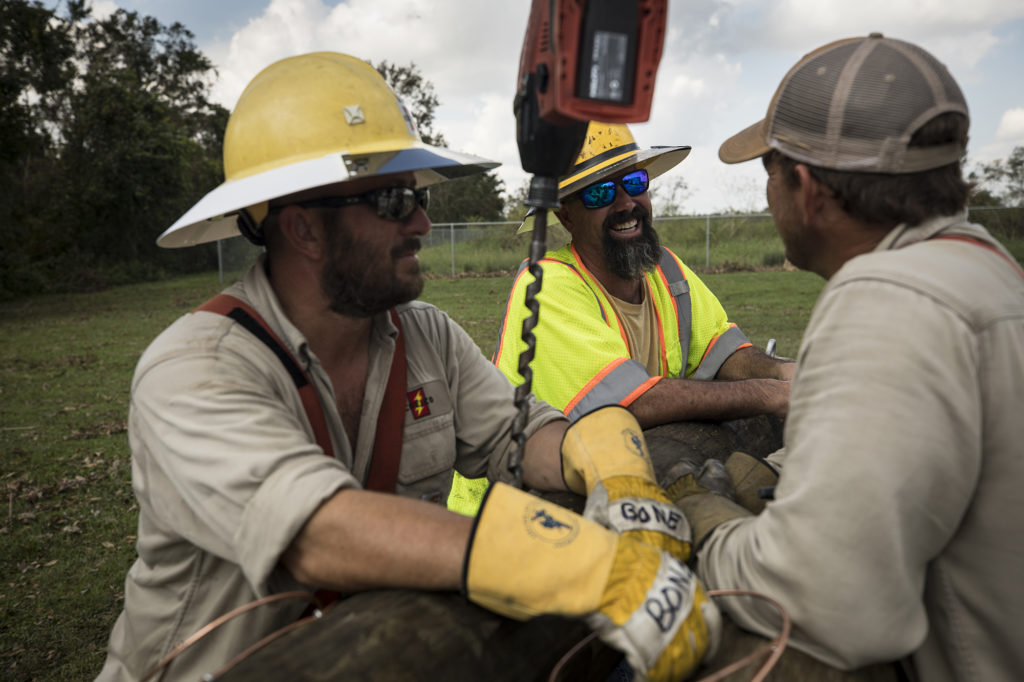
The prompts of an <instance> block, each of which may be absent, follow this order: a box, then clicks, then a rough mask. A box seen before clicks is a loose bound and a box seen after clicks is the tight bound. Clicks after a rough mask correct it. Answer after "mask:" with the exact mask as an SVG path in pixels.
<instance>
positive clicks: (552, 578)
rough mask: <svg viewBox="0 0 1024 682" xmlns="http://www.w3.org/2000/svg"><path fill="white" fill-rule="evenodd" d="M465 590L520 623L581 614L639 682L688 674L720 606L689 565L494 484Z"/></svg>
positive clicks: (714, 631)
mask: <svg viewBox="0 0 1024 682" xmlns="http://www.w3.org/2000/svg"><path fill="white" fill-rule="evenodd" d="M463 585H464V591H465V594H466V595H467V596H468V597H469V599H470V600H471V601H473V602H475V603H476V604H479V605H480V606H483V607H485V608H488V609H490V610H492V611H494V612H496V613H499V614H501V615H504V616H508V617H510V618H515V619H517V620H526V619H529V618H532V617H534V616H538V615H541V614H552V615H560V616H567V617H574V618H582V619H583V620H584V621H585V622H586V623H587V625H589V626H590V627H591V628H592V629H593V630H594V631H595V632H596V633H597V636H598V637H600V638H601V640H602V641H603V642H605V644H608V645H609V646H611V647H613V648H615V649H618V650H619V651H621V652H622V653H623V654H624V655H625V657H626V660H627V661H628V662H629V664H630V665H631V666H632V667H633V671H634V675H635V679H636V680H645V679H650V680H653V681H654V682H662V681H663V680H664V681H668V680H673V681H674V680H681V679H683V677H685V676H686V675H687V674H689V673H690V672H692V671H693V670H694V669H695V668H696V667H697V666H698V665H699V664H700V662H701V660H702V659H703V658H704V657H705V655H706V654H708V653H709V652H711V651H713V650H714V647H715V646H716V645H717V643H718V638H719V635H720V632H721V616H720V614H719V611H718V608H717V607H716V606H715V605H714V604H713V603H712V602H711V601H710V600H709V599H708V597H707V595H705V593H704V588H703V587H702V586H701V584H700V582H699V581H698V579H697V577H696V576H695V575H694V574H693V573H692V572H691V571H690V569H689V568H687V567H686V565H685V564H684V563H682V562H681V561H679V560H678V559H676V558H674V557H672V556H671V555H669V554H667V553H666V552H664V551H661V550H659V549H657V548H655V547H651V546H650V545H647V544H644V543H642V542H637V541H636V540H632V539H630V538H628V537H625V536H620V535H618V534H616V533H615V532H613V531H611V530H608V529H606V528H604V527H602V526H601V525H599V524H597V523H595V522H593V521H589V520H587V519H585V518H583V517H582V516H580V515H579V514H576V513H574V512H572V511H570V510H568V509H566V508H564V507H560V506H558V505H556V504H554V503H553V502H548V501H546V500H543V499H541V498H539V497H535V496H533V495H530V494H529V493H525V492H523V491H521V490H518V489H516V488H513V487H511V486H508V485H505V484H503V483H495V484H494V485H492V486H491V487H490V489H489V490H488V492H487V496H486V497H485V499H484V502H483V506H482V507H481V509H480V513H479V514H478V516H477V519H476V525H475V526H474V528H473V535H472V537H471V539H470V543H469V549H468V555H467V557H466V568H465V572H464V574H463Z"/></svg>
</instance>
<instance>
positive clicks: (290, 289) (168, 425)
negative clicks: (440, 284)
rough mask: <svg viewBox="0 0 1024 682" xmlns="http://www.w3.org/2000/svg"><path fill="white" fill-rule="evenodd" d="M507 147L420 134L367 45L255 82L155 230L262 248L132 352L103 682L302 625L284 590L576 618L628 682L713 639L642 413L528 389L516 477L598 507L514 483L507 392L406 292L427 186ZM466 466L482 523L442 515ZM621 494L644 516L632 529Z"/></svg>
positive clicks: (193, 669) (714, 621)
mask: <svg viewBox="0 0 1024 682" xmlns="http://www.w3.org/2000/svg"><path fill="white" fill-rule="evenodd" d="M495 165H496V164H494V163H492V162H489V161H486V160H484V159H480V158H477V157H472V156H467V155H465V154H458V153H455V152H452V151H450V150H447V149H441V148H438V147H433V146H430V145H426V144H424V143H423V142H422V141H421V140H420V138H419V135H418V133H417V132H416V130H415V127H414V124H413V121H412V118H411V117H410V116H409V115H408V113H407V112H406V110H405V109H404V107H403V106H402V104H401V102H400V101H399V100H398V99H397V97H395V95H394V93H393V92H392V91H391V89H390V88H389V87H388V86H387V84H386V83H385V82H384V80H383V78H381V76H380V75H379V74H378V73H377V72H376V71H375V70H374V69H373V68H372V67H371V66H370V65H368V64H367V63H365V62H363V61H361V60H359V59H356V58H354V57H350V56H348V55H343V54H337V53H328V52H320V53H313V54H306V55H301V56H297V57H292V58H289V59H284V60H282V61H279V62H277V63H275V64H272V65H270V66H269V67H267V68H266V69H264V70H263V71H262V72H260V73H259V74H258V75H257V76H256V77H255V78H254V79H253V80H252V81H251V82H250V83H249V85H248V87H247V88H246V90H245V91H244V92H243V94H242V96H241V98H240V99H239V101H238V104H237V106H236V108H235V110H234V112H233V113H232V115H231V118H230V121H229V123H228V127H227V131H226V134H225V139H224V168H225V176H226V181H225V182H224V183H223V184H222V185H220V186H219V187H217V188H216V189H214V190H213V191H211V192H210V193H209V194H208V195H206V196H205V197H204V198H203V199H202V200H200V201H199V202H198V203H197V204H196V205H195V206H194V207H193V208H192V209H190V210H189V211H188V212H187V213H186V214H185V215H184V216H183V217H182V218H181V219H180V220H178V221H177V222H176V223H175V224H174V225H172V226H171V227H170V228H169V229H168V230H167V231H166V232H165V233H164V234H163V235H161V236H160V238H159V240H158V242H159V244H160V245H161V246H165V247H180V246H188V245H190V244H199V243H202V242H207V241H211V240H215V239H224V238H227V237H232V236H235V235H238V234H240V233H241V234H244V235H245V236H246V237H247V238H249V239H250V240H252V241H254V242H256V243H258V244H263V245H265V247H266V250H265V253H264V254H263V255H262V256H261V257H260V259H259V261H258V262H257V263H256V264H254V266H253V267H252V269H251V270H250V271H249V272H248V274H247V275H246V276H245V278H244V279H243V280H242V281H241V282H239V283H236V284H234V285H232V286H231V287H229V288H228V289H227V290H226V291H225V292H224V293H223V294H221V295H219V296H216V297H214V298H213V299H211V300H210V301H207V302H206V303H203V304H202V305H199V306H198V307H197V309H196V310H195V311H193V312H191V313H189V314H186V315H185V316H183V317H182V318H180V319H179V320H177V321H176V322H174V323H173V324H172V325H171V326H170V327H168V328H167V329H166V330H165V331H164V332H163V333H162V334H161V335H160V336H159V337H158V338H157V339H156V340H155V341H153V343H152V344H151V345H150V346H149V348H148V349H147V350H146V351H145V353H144V354H143V356H142V357H141V359H140V360H139V363H138V366H137V368H136V372H135V375H134V378H133V381H132V386H131V411H130V416H129V426H128V435H129V441H130V444H131V448H132V483H133V488H134V490H135V494H136V497H137V499H138V506H139V526H138V543H137V549H138V554H139V557H138V560H137V561H136V562H135V564H134V565H133V566H132V568H131V570H130V571H129V572H128V575H127V578H126V581H125V592H124V595H125V596H124V601H125V603H124V610H123V612H122V613H121V615H120V617H119V618H118V620H117V622H116V623H115V624H114V627H113V631H112V633H111V636H110V642H109V648H108V657H107V660H106V664H105V666H104V668H103V670H102V671H101V673H100V675H99V679H101V680H138V679H141V678H144V677H146V678H148V677H152V676H163V677H164V678H165V679H172V678H173V679H187V680H195V679H200V678H201V677H203V676H204V675H206V674H208V673H216V671H218V670H219V669H220V668H221V667H222V666H224V665H225V664H226V663H227V662H229V661H231V660H232V659H233V658H234V657H235V656H237V655H238V654H239V653H240V652H243V651H244V650H246V648H247V647H249V646H250V645H251V644H253V643H255V642H256V641H258V640H260V639H261V638H263V637H264V636H266V635H268V634H270V633H273V632H276V631H279V630H280V629H281V628H283V627H287V626H288V625H289V624H291V623H294V622H295V621H296V619H297V618H299V617H300V614H301V613H302V612H303V611H304V609H306V607H307V604H306V602H305V601H302V600H284V599H283V596H288V595H290V594H294V593H298V594H300V595H310V596H312V595H313V594H314V592H316V593H317V594H322V593H323V592H325V591H326V592H327V593H330V594H327V595H326V596H324V597H323V600H326V601H331V600H332V599H335V601H334V602H333V603H334V604H335V606H334V607H333V608H344V605H345V602H344V600H343V599H342V600H340V601H338V600H337V598H338V594H339V593H340V594H350V593H353V592H358V591H362V590H368V589H374V588H386V587H401V588H412V589H424V590H459V589H461V590H462V591H463V592H464V594H465V595H466V596H467V597H468V598H469V599H470V600H471V601H473V602H475V603H477V604H480V605H482V606H484V607H487V608H490V609H491V610H493V611H495V612H497V613H500V614H502V615H506V616H510V617H513V618H518V619H526V618H530V617H533V616H536V615H540V614H557V615H562V616H568V617H573V618H580V619H584V620H586V622H587V623H588V624H589V625H590V626H591V627H592V628H593V629H594V630H595V631H596V633H597V634H598V636H600V637H601V638H602V639H603V640H604V641H605V642H607V643H608V644H610V645H611V646H613V647H615V648H617V649H619V650H621V651H622V652H623V653H624V655H625V658H626V660H627V661H628V662H629V663H630V665H631V666H632V668H633V669H634V670H635V671H636V673H637V679H642V678H649V679H652V680H668V679H677V678H679V677H680V676H681V675H683V674H685V673H686V672H687V671H689V670H692V669H693V668H694V667H696V665H697V664H698V663H699V662H700V661H701V659H702V658H703V657H704V656H705V654H706V653H707V652H708V651H709V650H711V649H713V647H714V644H715V642H716V640H717V637H718V631H719V619H718V611H717V609H716V608H715V606H714V605H713V604H712V603H711V602H710V601H709V600H708V599H707V597H706V595H705V593H704V591H703V589H702V588H701V586H700V584H699V582H698V581H696V580H695V579H693V575H692V573H690V571H689V569H688V568H687V567H686V565H685V563H684V562H685V561H686V559H687V558H688V557H689V553H690V542H689V541H690V533H689V527H688V526H687V525H686V523H685V520H683V519H682V516H681V514H680V512H679V511H678V509H676V508H675V507H674V506H672V505H671V503H670V502H669V501H668V499H667V497H666V495H665V493H664V492H663V491H662V490H661V488H660V487H658V486H657V484H656V483H655V481H654V473H653V467H652V466H651V462H650V458H649V453H648V452H647V449H646V445H645V444H644V440H643V436H642V432H641V430H640V427H639V425H638V424H637V423H636V420H635V419H633V417H632V416H631V415H630V414H629V413H628V412H627V411H626V410H623V409H621V408H614V407H613V408H608V409H605V410H602V411H600V412H599V413H595V414H594V415H593V416H591V417H585V418H584V419H582V420H580V421H579V422H577V423H576V424H574V425H573V426H571V427H570V426H569V425H568V421H567V420H566V419H565V417H564V416H563V415H562V414H561V413H560V412H559V411H558V410H556V409H554V408H552V407H550V406H548V405H546V404H544V403H542V402H539V401H535V400H533V399H532V398H531V403H532V404H531V409H530V411H529V412H530V414H529V418H528V419H527V420H526V424H525V426H524V428H523V431H524V433H525V435H526V437H527V439H526V444H525V447H524V448H523V453H522V463H521V464H522V468H521V471H522V482H523V483H524V484H525V485H527V486H529V487H531V488H535V489H538V490H566V489H569V490H572V491H574V492H577V493H580V494H584V495H591V497H592V498H593V499H594V500H596V503H595V504H594V505H592V506H591V507H590V510H591V512H590V516H592V517H593V518H600V519H601V521H602V523H603V524H604V525H601V524H599V523H597V522H596V521H593V520H590V518H584V517H583V516H580V515H578V514H575V513H573V512H571V511H569V510H567V509H564V508H562V507H558V506H557V505H554V504H552V503H550V502H548V501H546V500H544V499H542V498H540V497H536V496H534V495H531V494H528V493H526V492H523V491H522V490H519V489H518V488H517V487H515V486H514V485H508V484H507V482H512V483H517V482H518V481H517V477H516V476H515V475H513V474H512V473H510V471H509V467H508V463H509V459H510V457H512V456H513V454H514V452H515V448H516V442H515V441H514V440H513V439H512V438H511V433H512V431H513V425H514V422H515V421H516V420H517V417H518V410H517V408H516V407H515V406H514V400H513V398H514V396H513V388H512V386H511V385H510V384H509V382H508V381H507V380H506V379H505V377H504V376H503V375H502V374H501V373H500V372H499V371H498V370H497V369H496V368H495V367H494V366H493V365H492V364H491V363H490V362H488V360H487V359H486V358H485V357H484V356H483V355H482V354H481V353H480V351H479V349H478V348H477V347H476V345H475V344H474V342H473V341H472V340H471V339H470V338H469V336H468V335H467V334H466V333H465V332H464V331H463V330H462V329H461V328H459V327H458V325H456V324H455V323H454V322H452V320H451V319H449V318H448V317H447V316H446V315H445V314H444V313H442V312H441V311H439V310H437V309H436V308H434V307H433V306H430V305H427V304H424V303H418V302H416V301H414V299H415V298H416V297H417V296H418V295H419V293H420V291H421V290H422V287H423V277H422V275H421V274H420V269H419V262H418V259H417V255H416V254H417V251H418V250H419V248H420V237H422V236H423V235H424V234H426V233H427V232H428V231H429V230H430V221H429V220H428V218H427V216H426V213H425V212H424V209H425V207H426V206H427V201H428V198H429V195H428V191H429V188H428V187H429V185H431V184H434V183H437V182H441V181H444V180H447V179H450V178H456V177H460V176H464V175H467V174H470V173H476V172H481V171H484V170H486V169H488V168H492V167H494V166H495ZM456 469H457V470H458V471H460V472H462V473H463V474H466V475H468V476H472V477H480V476H484V475H487V476H489V477H490V478H491V479H493V480H495V481H498V482H497V483H495V484H494V485H493V486H491V488H490V490H489V492H488V496H487V498H486V499H485V500H484V503H483V505H482V507H481V511H480V514H479V516H478V517H477V518H476V519H472V518H469V517H467V516H464V515H459V514H456V513H453V512H451V511H448V510H447V509H446V508H445V507H444V504H445V501H446V500H447V498H448V494H449V491H450V488H451V484H452V477H453V473H454V471H455V470H456ZM627 504H628V505H631V508H633V509H636V508H643V509H647V510H649V513H648V514H647V515H646V516H645V519H649V520H647V521H643V522H637V521H636V520H634V521H633V522H631V523H629V524H624V523H623V514H622V513H621V509H622V506H623V505H627ZM595 509H596V510H597V511H596V512H595V511H594V510H595ZM331 595H333V596H331ZM652 600H654V601H655V602H658V601H659V600H667V601H665V603H664V604H663V605H662V606H663V607H664V608H663V609H662V611H661V613H662V614H664V613H666V612H669V611H671V613H672V614H673V618H672V619H670V620H671V622H669V621H668V620H666V619H665V618H664V617H661V618H660V619H659V618H658V617H657V612H656V610H652V609H651V608H648V607H650V604H651V602H652ZM659 603H660V602H659ZM247 609H248V611H247V612H246V615H245V616H244V617H243V618H234V619H232V618H228V617H227V616H228V615H229V614H233V613H238V612H240V611H246V610H247ZM214 624H220V625H219V626H218V627H214ZM307 627H308V626H307ZM165 673H166V675H165Z"/></svg>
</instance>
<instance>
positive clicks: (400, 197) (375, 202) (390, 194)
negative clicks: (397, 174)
mask: <svg viewBox="0 0 1024 682" xmlns="http://www.w3.org/2000/svg"><path fill="white" fill-rule="evenodd" d="M353 204H370V205H371V206H373V207H375V208H376V209H377V215H378V216H379V217H381V218H383V219H384V220H395V221H400V220H405V219H406V218H408V217H409V216H410V215H412V212H413V211H415V210H416V207H417V206H418V207H419V208H422V209H423V210H424V211H426V210H427V206H429V205H430V188H429V187H421V188H419V189H413V188H412V187H383V188H381V189H374V190H371V191H369V192H365V193H363V194H353V195H352V196H347V197H326V198H324V199H311V200H310V201H303V202H302V205H303V206H307V207H309V208H317V207H326V208H341V207H342V206H352V205H353Z"/></svg>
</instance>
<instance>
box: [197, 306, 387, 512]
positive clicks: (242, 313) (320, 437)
mask: <svg viewBox="0 0 1024 682" xmlns="http://www.w3.org/2000/svg"><path fill="white" fill-rule="evenodd" d="M196 310H197V311H200V310H202V311H205V312H211V313H217V314H219V315H224V316H225V317H230V318H231V319H232V320H235V321H236V322H238V323H239V324H240V325H242V326H243V327H245V328H246V329H247V330H248V331H249V332H250V333H251V334H252V335H253V336H255V337H256V338H258V339H259V340H260V341H262V342H263V343H264V344H266V346H267V347H268V348H270V350H272V351H273V352H274V354H275V355H276V356H277V358H278V359H279V360H280V361H281V364H282V365H284V368H285V369H286V370H287V371H288V374H289V375H290V376H291V378H292V381H293V382H294V383H295V388H296V389H297V390H298V392H299V397H300V398H301V400H302V407H303V409H305V411H306V417H307V418H308V419H309V423H310V425H311V426H312V427H313V436H314V437H315V438H316V442H317V444H318V445H319V446H320V449H322V450H323V451H324V454H325V455H327V456H328V457H334V447H333V446H332V445H331V436H330V432H329V431H328V430H327V420H326V419H325V418H324V412H323V407H322V406H321V405H320V399H319V398H318V397H317V394H316V389H315V388H314V387H313V382H312V381H311V380H310V378H309V375H307V374H306V372H305V371H304V370H303V369H302V367H301V366H300V365H299V363H298V362H297V361H296V360H295V358H294V356H292V354H291V353H290V352H288V348H287V347H286V346H285V345H284V344H283V343H282V342H281V340H280V339H279V338H278V337H277V334H275V333H274V332H273V330H271V328H270V326H269V325H268V324H267V323H266V321H264V319H263V318H262V317H260V315H259V313H257V312H256V311H255V310H253V308H252V307H251V306H249V305H247V304H246V303H244V302H243V301H241V300H240V299H237V298H235V297H234V296H229V295H227V294H218V295H217V296H214V297H213V298H211V299H210V300H209V301H207V302H206V303H204V304H202V305H201V306H199V307H198V308H196ZM389 312H390V313H391V321H392V322H393V323H394V325H395V326H396V327H398V337H397V339H396V340H395V354H394V357H392V359H391V371H390V373H389V374H388V383H387V388H386V389H385V391H384V401H383V404H382V405H381V408H380V414H379V415H378V417H377V433H376V438H375V439H374V445H373V457H372V459H371V461H370V473H369V476H368V477H367V483H366V489H367V490H377V491H380V492H389V493H393V492H394V491H395V482H396V481H397V480H398V464H399V459H400V458H401V454H402V436H403V431H404V429H403V424H404V421H405V397H406V396H405V386H406V380H405V372H406V370H405V337H404V335H403V334H402V325H401V322H400V321H399V319H398V314H397V313H396V312H395V311H394V310H391V311H389Z"/></svg>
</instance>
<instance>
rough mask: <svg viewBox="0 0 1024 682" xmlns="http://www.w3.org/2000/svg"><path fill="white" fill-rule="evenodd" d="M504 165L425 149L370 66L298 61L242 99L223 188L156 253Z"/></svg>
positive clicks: (258, 81) (331, 59) (342, 60)
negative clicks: (338, 193) (303, 201)
mask: <svg viewBox="0 0 1024 682" xmlns="http://www.w3.org/2000/svg"><path fill="white" fill-rule="evenodd" d="M498 165H499V164H498V163H497V162H494V161H489V160H487V159H483V158H480V157H477V156H472V155H469V154H461V153H459V152H454V151H452V150H449V149H444V148H442V147H435V146H432V145H428V144H425V143H424V142H423V141H422V140H421V139H420V136H419V132H418V131H417V130H416V124H415V122H414V120H413V118H412V116H411V115H410V114H409V112H408V110H407V109H406V108H405V106H404V105H403V104H402V102H401V101H400V100H399V99H398V97H397V96H396V95H395V93H394V92H393V91H392V90H391V88H390V87H389V86H388V85H387V83H386V81H385V80H384V78H383V77H382V76H381V75H380V74H379V73H378V72H377V70H376V69H374V68H373V67H372V66H370V65H369V64H367V63H366V62H364V61H363V60H361V59H357V58H355V57H351V56H349V55H344V54H339V53H336V52H315V53H311V54H305V55H299V56H297V57H290V58H288V59H283V60H281V61H279V62H276V63H274V64H271V65H270V66H268V67H267V68H265V69H264V70H263V71H261V72H260V73H259V74H257V75H256V77H255V78H253V79H252V81H251V82H250V83H249V85H248V86H246V88H245V91H244V92H243V93H242V95H241V97H240V98H239V100H238V104H237V105H236V106H235V109H234V111H233V112H232V114H231V118H230V119H229V120H228V125H227V130H226V131H225V134H224V176H225V178H226V179H225V181H224V183H223V184H221V185H220V186H219V187H217V188H215V189H214V190H213V191H211V192H210V193H209V194H207V195H206V196H205V197H203V198H202V199H200V200H199V202H198V203H197V204H196V205H195V206H193V207H192V208H191V209H190V210H189V211H188V212H187V213H185V215H183V216H182V217H181V218H180V219H178V221H177V222H175V223H174V224H173V225H172V226H171V227H170V228H168V229H167V230H166V231H165V232H164V233H163V234H162V235H160V237H159V238H158V239H157V244H158V245H160V246H163V247H180V246H191V245H193V244H201V243H204V242H210V241H215V240H218V239H226V238H228V237H234V236H236V235H238V234H240V230H239V227H240V225H239V223H240V222H242V223H243V224H246V223H248V224H252V225H258V224H259V222H260V221H261V220H262V219H263V217H264V216H265V215H266V213H267V210H268V206H269V202H270V201H271V200H273V199H276V198H280V197H287V196H289V195H292V194H295V193H297V192H302V191H305V190H311V189H314V188H318V187H325V186H328V185H334V184H336V183H342V182H346V181H350V180H356V179H359V178H365V177H369V176H375V175H389V174H393V173H410V172H411V173H413V174H414V177H415V180H416V185H417V186H419V187H424V186H427V185H431V184H435V183H438V182H443V181H445V180H451V179H455V178H460V177H464V176H467V175H472V174H474V173H481V172H484V171H486V170H488V169H491V168H495V167H497V166H498ZM247 236H248V235H247Z"/></svg>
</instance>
